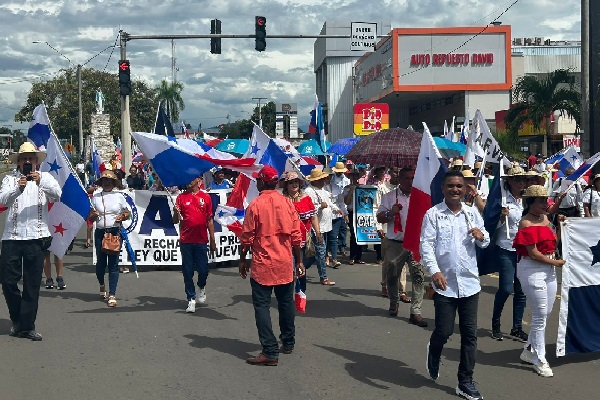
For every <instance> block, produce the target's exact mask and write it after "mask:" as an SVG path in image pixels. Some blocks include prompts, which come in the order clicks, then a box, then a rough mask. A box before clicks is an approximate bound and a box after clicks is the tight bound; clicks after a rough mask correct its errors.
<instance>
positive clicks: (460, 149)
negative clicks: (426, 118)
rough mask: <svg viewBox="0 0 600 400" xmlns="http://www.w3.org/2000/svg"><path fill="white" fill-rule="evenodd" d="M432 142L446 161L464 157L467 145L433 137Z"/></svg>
mask: <svg viewBox="0 0 600 400" xmlns="http://www.w3.org/2000/svg"><path fill="white" fill-rule="evenodd" d="M433 141H434V142H435V145H436V146H437V148H438V150H439V151H440V153H441V154H442V157H444V158H445V159H447V160H449V159H451V158H455V157H460V156H464V155H465V152H466V151H467V145H465V144H462V143H459V142H453V141H452V140H449V139H446V138H442V137H434V138H433Z"/></svg>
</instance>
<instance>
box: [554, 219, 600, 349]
mask: <svg viewBox="0 0 600 400" xmlns="http://www.w3.org/2000/svg"><path fill="white" fill-rule="evenodd" d="M598 222H600V218H567V220H566V221H565V222H564V223H563V224H562V229H561V233H562V253H563V258H564V259H565V260H566V263H565V265H564V266H563V268H562V283H561V286H560V290H561V301H560V313H559V322H558V323H559V325H558V337H557V339H556V356H557V357H561V356H564V355H567V354H572V353H589V352H595V351H600V325H599V324H598V320H599V319H600V230H598ZM557 273H560V268H559V269H558V270H557Z"/></svg>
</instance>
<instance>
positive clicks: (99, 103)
mask: <svg viewBox="0 0 600 400" xmlns="http://www.w3.org/2000/svg"><path fill="white" fill-rule="evenodd" d="M104 100H105V97H104V93H102V90H100V88H98V91H97V92H96V114H102V112H103V111H104Z"/></svg>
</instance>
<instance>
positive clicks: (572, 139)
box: [563, 135, 581, 152]
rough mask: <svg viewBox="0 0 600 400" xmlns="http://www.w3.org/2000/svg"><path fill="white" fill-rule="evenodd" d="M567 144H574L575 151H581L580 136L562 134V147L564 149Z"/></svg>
mask: <svg viewBox="0 0 600 400" xmlns="http://www.w3.org/2000/svg"><path fill="white" fill-rule="evenodd" d="M569 146H574V147H575V151H577V152H580V151H581V137H580V136H575V135H564V136H563V147H564V148H565V149H566V148H567V147H569Z"/></svg>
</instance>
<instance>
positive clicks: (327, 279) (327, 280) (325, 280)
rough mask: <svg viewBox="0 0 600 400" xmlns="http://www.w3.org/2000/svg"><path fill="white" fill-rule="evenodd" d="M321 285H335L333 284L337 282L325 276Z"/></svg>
mask: <svg viewBox="0 0 600 400" xmlns="http://www.w3.org/2000/svg"><path fill="white" fill-rule="evenodd" d="M321 285H325V286H333V285H335V282H333V281H330V280H329V278H325V279H321Z"/></svg>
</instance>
